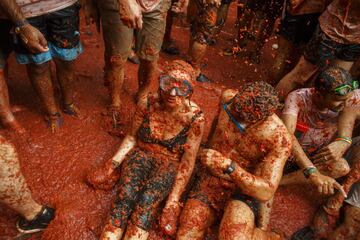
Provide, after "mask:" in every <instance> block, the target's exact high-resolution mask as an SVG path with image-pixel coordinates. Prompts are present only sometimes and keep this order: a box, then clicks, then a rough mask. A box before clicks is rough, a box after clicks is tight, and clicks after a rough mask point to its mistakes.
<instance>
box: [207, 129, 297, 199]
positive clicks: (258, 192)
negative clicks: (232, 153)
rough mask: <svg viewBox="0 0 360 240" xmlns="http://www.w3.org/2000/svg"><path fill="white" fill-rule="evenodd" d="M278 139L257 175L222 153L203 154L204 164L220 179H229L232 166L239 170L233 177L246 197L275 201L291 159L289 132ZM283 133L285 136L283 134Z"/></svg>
mask: <svg viewBox="0 0 360 240" xmlns="http://www.w3.org/2000/svg"><path fill="white" fill-rule="evenodd" d="M278 134H280V135H278V137H275V138H273V142H272V145H271V150H270V152H269V153H268V154H267V155H266V156H265V158H264V160H263V161H262V162H263V163H262V164H261V165H260V166H259V167H258V170H257V171H256V175H255V174H252V173H249V172H247V171H246V170H245V169H243V168H241V167H240V166H239V165H238V164H237V163H236V162H232V160H231V159H229V158H226V157H224V156H223V155H222V154H221V153H220V152H218V151H215V150H213V149H207V150H204V151H202V153H201V161H202V163H203V164H204V165H205V166H207V168H208V169H209V170H210V171H211V172H212V173H213V174H214V175H216V176H218V177H222V178H224V177H223V176H226V178H225V179H228V177H229V175H228V174H224V171H225V170H226V169H227V168H228V167H229V166H230V164H231V163H232V164H233V165H234V168H235V170H234V171H233V172H232V173H231V174H230V178H231V180H232V181H233V182H235V184H236V185H237V186H238V187H239V188H240V189H241V190H242V191H243V192H244V193H246V194H248V195H250V196H252V197H254V198H256V199H258V200H260V201H267V200H269V199H271V198H272V197H273V195H274V193H275V191H276V189H277V187H278V184H279V182H280V179H281V177H282V171H283V167H284V165H285V162H286V160H287V159H288V157H289V156H290V151H291V140H290V136H289V134H288V133H287V132H285V130H284V132H283V133H278ZM282 134H283V135H282Z"/></svg>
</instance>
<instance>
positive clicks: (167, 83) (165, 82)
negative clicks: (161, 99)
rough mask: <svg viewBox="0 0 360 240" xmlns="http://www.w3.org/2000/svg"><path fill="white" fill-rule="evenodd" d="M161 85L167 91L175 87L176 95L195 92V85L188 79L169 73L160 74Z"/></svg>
mask: <svg viewBox="0 0 360 240" xmlns="http://www.w3.org/2000/svg"><path fill="white" fill-rule="evenodd" d="M159 87H160V89H161V90H163V91H164V92H167V93H170V92H171V91H172V90H173V89H174V90H175V92H176V96H188V95H189V94H191V93H192V92H193V87H192V86H191V84H190V82H189V81H188V80H185V79H184V80H179V79H176V78H174V77H171V76H168V75H162V76H160V84H159Z"/></svg>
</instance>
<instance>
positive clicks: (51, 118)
mask: <svg viewBox="0 0 360 240" xmlns="http://www.w3.org/2000/svg"><path fill="white" fill-rule="evenodd" d="M45 120H46V122H47V124H48V127H49V128H50V130H51V132H52V133H55V132H56V131H57V130H59V128H60V127H61V126H62V125H63V118H62V117H61V114H60V113H59V112H57V113H54V114H52V115H48V116H46V117H45Z"/></svg>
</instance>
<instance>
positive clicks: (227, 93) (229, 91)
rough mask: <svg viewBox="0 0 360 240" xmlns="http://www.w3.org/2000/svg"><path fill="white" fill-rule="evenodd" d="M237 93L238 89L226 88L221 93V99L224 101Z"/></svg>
mask: <svg viewBox="0 0 360 240" xmlns="http://www.w3.org/2000/svg"><path fill="white" fill-rule="evenodd" d="M237 93H238V91H237V90H235V89H226V90H225V91H223V92H222V94H221V101H222V102H225V103H226V102H228V101H230V100H231V99H232V98H233V97H234V96H235V95H236V94H237Z"/></svg>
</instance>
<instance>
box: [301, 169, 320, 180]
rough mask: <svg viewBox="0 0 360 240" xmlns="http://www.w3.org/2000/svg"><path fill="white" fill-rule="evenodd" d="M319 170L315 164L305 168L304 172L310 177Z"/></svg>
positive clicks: (306, 176)
mask: <svg viewBox="0 0 360 240" xmlns="http://www.w3.org/2000/svg"><path fill="white" fill-rule="evenodd" d="M315 172H317V168H316V167H315V166H311V167H308V168H305V169H304V171H303V174H304V176H305V178H309V177H310V175H311V174H313V173H315Z"/></svg>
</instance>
